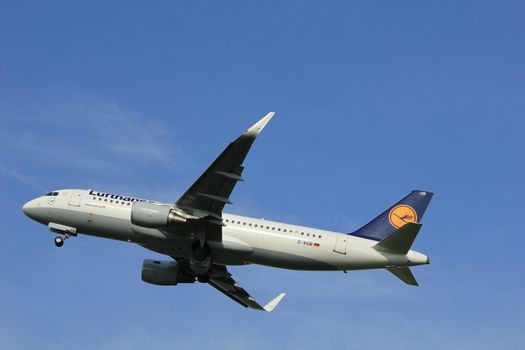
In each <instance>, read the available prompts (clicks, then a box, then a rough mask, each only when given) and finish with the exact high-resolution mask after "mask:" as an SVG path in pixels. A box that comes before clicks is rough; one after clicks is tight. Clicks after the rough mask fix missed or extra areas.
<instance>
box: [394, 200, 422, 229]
mask: <svg viewBox="0 0 525 350" xmlns="http://www.w3.org/2000/svg"><path fill="white" fill-rule="evenodd" d="M388 221H390V224H391V225H392V226H394V227H395V228H400V227H402V226H403V225H405V224H407V223H409V222H417V213H416V211H415V210H414V208H412V207H411V206H409V205H398V206H395V207H393V208H392V210H390V213H388Z"/></svg>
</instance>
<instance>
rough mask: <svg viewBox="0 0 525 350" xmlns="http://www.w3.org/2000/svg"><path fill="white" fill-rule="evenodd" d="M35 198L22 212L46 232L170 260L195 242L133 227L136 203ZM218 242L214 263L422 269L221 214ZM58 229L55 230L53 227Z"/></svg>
mask: <svg viewBox="0 0 525 350" xmlns="http://www.w3.org/2000/svg"><path fill="white" fill-rule="evenodd" d="M57 192H58V195H56V196H43V197H38V198H36V199H34V200H32V201H30V202H28V203H26V204H25V205H24V212H25V213H26V214H27V215H28V216H30V217H31V218H33V219H34V220H36V221H38V222H40V223H42V224H45V225H49V226H50V228H53V227H55V231H56V227H67V228H69V229H70V231H69V232H70V233H73V234H74V233H81V234H86V235H92V236H98V237H103V238H110V239H115V240H121V241H127V242H131V243H136V244H139V245H141V246H143V247H145V248H147V249H150V250H152V251H155V252H158V253H161V254H166V255H169V256H172V257H174V258H188V257H189V256H190V253H191V245H192V243H193V242H194V239H195V237H194V236H193V235H192V234H188V233H187V232H186V233H178V232H177V231H176V230H175V231H173V230H164V229H151V228H144V227H140V226H137V225H134V224H132V222H131V208H132V206H133V201H136V200H138V199H135V198H131V197H123V196H114V198H111V197H97V196H96V192H93V191H90V190H76V189H71V190H60V191H57ZM222 218H223V222H224V224H225V226H223V228H222V241H221V242H210V247H211V249H212V257H213V261H214V263H216V264H224V265H241V264H249V263H254V264H261V265H268V266H274V267H280V268H286V269H297V270H325V271H330V270H334V271H335V270H355V269H371V268H384V267H389V266H413V265H420V264H425V263H427V262H428V258H427V257H426V256H425V255H423V254H420V253H418V252H415V251H409V253H408V254H407V255H403V256H402V255H396V254H385V253H381V252H379V251H377V250H375V249H373V246H374V245H375V244H376V243H377V241H374V240H369V239H365V238H360V237H355V236H351V235H348V234H344V233H337V232H331V231H326V230H320V229H315V228H310V227H303V226H297V225H291V224H285V223H280V222H274V221H269V220H264V219H255V218H251V217H245V216H239V215H231V214H226V213H223V215H222ZM57 225H58V226H57Z"/></svg>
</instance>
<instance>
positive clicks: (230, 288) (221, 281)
mask: <svg viewBox="0 0 525 350" xmlns="http://www.w3.org/2000/svg"><path fill="white" fill-rule="evenodd" d="M208 283H209V284H210V285H211V286H212V287H214V288H216V289H218V290H219V291H220V292H221V293H223V294H225V295H226V296H228V297H230V298H231V299H233V300H235V301H236V302H238V303H239V304H241V305H242V306H244V307H249V308H251V309H255V310H261V311H268V312H270V311H272V310H273V309H275V307H276V306H277V305H278V304H279V302H281V300H282V298H284V296H285V293H281V294H279V295H278V296H276V297H275V298H274V299H273V300H272V301H270V302H269V303H268V304H266V305H265V306H261V305H259V303H257V301H255V299H254V298H253V297H252V296H251V295H250V294H248V292H247V291H245V290H244V289H243V288H242V287H241V286H240V285H239V284H238V283H237V282H235V280H234V279H233V278H232V277H231V274H230V273H229V272H228V270H227V269H226V266H222V265H213V267H212V268H211V270H210V280H209V282H208Z"/></svg>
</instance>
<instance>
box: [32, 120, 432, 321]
mask: <svg viewBox="0 0 525 350" xmlns="http://www.w3.org/2000/svg"><path fill="white" fill-rule="evenodd" d="M274 114H275V113H273V112H271V113H268V114H267V115H266V116H264V117H263V118H262V119H261V120H259V121H258V122H256V123H255V124H254V125H253V126H251V127H250V128H249V129H248V130H246V131H245V132H244V133H243V134H241V135H240V136H239V137H238V138H237V139H236V140H234V141H233V142H232V143H230V144H229V145H228V146H227V147H226V148H225V149H224V151H223V152H222V153H221V154H220V155H219V157H218V158H217V159H215V161H214V162H213V163H212V164H211V165H210V166H209V167H208V168H207V169H206V170H205V171H204V173H202V175H201V176H200V177H199V178H198V179H197V180H196V181H195V182H194V183H193V184H192V185H191V186H190V187H189V188H188V190H187V191H186V192H185V193H184V194H183V195H182V196H181V197H180V198H179V199H178V200H177V201H176V202H175V203H163V202H159V201H154V200H148V199H142V198H137V197H131V196H126V195H119V194H114V193H110V192H102V191H95V190H92V189H87V190H85V189H62V190H56V191H52V192H49V193H47V194H46V195H44V196H41V197H38V198H35V199H33V200H30V201H28V202H27V203H25V204H24V205H23V208H22V209H23V212H24V213H25V214H26V215H27V216H28V217H29V218H31V219H33V220H35V221H37V222H39V223H41V224H44V225H46V226H48V228H49V230H50V231H51V232H54V233H56V234H58V235H57V236H56V237H55V245H56V246H57V247H61V246H62V245H63V244H64V240H65V239H68V238H70V237H73V236H77V235H78V234H85V235H92V236H97V237H102V238H108V239H114V240H119V241H124V242H130V243H135V244H138V245H140V246H142V247H144V248H146V249H149V250H151V251H154V252H157V253H160V254H164V255H166V256H169V257H170V258H171V259H170V260H158V259H146V260H144V261H143V264H142V274H141V277H142V280H143V281H144V282H147V283H151V284H155V285H163V286H175V285H177V284H179V283H195V282H196V281H198V282H202V283H207V284H209V285H211V286H212V287H214V288H216V289H217V290H219V291H220V292H222V293H224V294H225V295H226V296H228V297H230V298H231V299H233V300H234V301H236V302H237V303H239V304H241V305H242V306H244V307H247V308H251V309H255V310H262V311H272V310H273V309H274V308H275V307H276V306H277V304H279V302H280V301H281V300H282V298H283V297H284V295H285V293H280V294H279V295H277V296H276V297H275V298H274V299H273V300H271V301H270V302H269V303H267V304H266V305H264V306H262V305H260V304H259V303H258V302H257V301H256V300H255V299H254V298H253V297H252V296H251V295H250V294H249V293H248V292H247V291H246V290H244V289H243V288H242V287H241V286H240V285H239V284H238V283H237V282H236V281H235V280H234V279H233V277H232V275H231V274H230V273H229V272H228V269H227V266H228V265H248V264H259V265H266V266H271V267H277V268H283V269H293V270H308V271H343V272H347V271H349V270H363V269H382V268H384V269H386V270H388V271H389V272H391V273H392V274H393V275H395V276H396V277H398V278H399V279H401V280H402V281H403V282H405V283H406V284H408V285H414V286H417V285H418V283H417V281H416V279H415V277H414V275H413V274H412V272H411V271H410V269H409V267H410V266H416V265H423V264H429V263H430V259H429V258H428V257H427V256H426V255H424V254H421V253H419V252H416V251H414V250H411V246H412V243H413V242H414V240H415V238H416V236H417V234H418V232H419V230H420V229H421V223H420V221H421V218H422V217H423V214H424V213H425V210H426V208H427V206H428V204H429V202H430V200H431V199H432V196H433V193H432V192H428V191H420V190H416V191H412V192H410V193H409V194H408V195H406V196H405V197H404V198H402V199H401V200H400V201H399V202H397V203H395V204H394V205H392V206H391V207H389V208H388V209H387V210H385V211H384V212H383V213H381V214H380V215H379V216H377V217H376V218H375V219H373V220H372V221H370V222H369V223H368V224H366V225H364V226H363V227H361V228H359V229H358V230H356V231H354V232H351V233H344V232H332V231H327V230H321V229H317V228H311V227H304V226H298V225H293V224H288V223H281V222H275V221H270V220H265V219H257V218H252V217H245V216H240V215H232V214H227V213H224V212H223V209H224V207H225V205H226V204H232V202H231V200H230V195H231V193H232V191H233V189H234V187H235V185H236V184H237V183H238V182H240V181H243V180H244V179H243V177H242V172H243V169H244V167H243V165H242V164H243V161H244V159H245V157H246V155H247V154H248V151H249V150H250V148H251V146H252V144H253V142H254V140H255V139H256V137H257V136H258V135H259V134H260V132H261V131H262V130H263V128H264V127H265V126H266V125H267V123H268V122H269V121H270V120H271V119H272V117H273V116H274Z"/></svg>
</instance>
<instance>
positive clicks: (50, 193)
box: [46, 192, 58, 197]
mask: <svg viewBox="0 0 525 350" xmlns="http://www.w3.org/2000/svg"><path fill="white" fill-rule="evenodd" d="M46 196H49V197H51V196H58V192H49V193H47V194H46Z"/></svg>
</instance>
